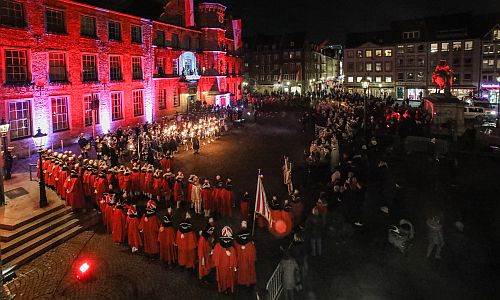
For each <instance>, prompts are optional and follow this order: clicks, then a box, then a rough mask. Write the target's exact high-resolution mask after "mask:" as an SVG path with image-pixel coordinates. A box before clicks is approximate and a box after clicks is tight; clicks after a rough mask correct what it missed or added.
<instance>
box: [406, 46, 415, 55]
mask: <svg viewBox="0 0 500 300" xmlns="http://www.w3.org/2000/svg"><path fill="white" fill-rule="evenodd" d="M406 51H407V52H408V53H413V52H415V45H407V46H406Z"/></svg>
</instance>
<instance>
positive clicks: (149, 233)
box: [139, 215, 160, 254]
mask: <svg viewBox="0 0 500 300" xmlns="http://www.w3.org/2000/svg"><path fill="white" fill-rule="evenodd" d="M146 218H147V221H146ZM139 230H142V233H143V236H144V253H147V254H158V253H159V252H160V247H159V245H158V232H159V231H160V221H159V220H158V217H157V216H156V215H152V216H149V217H146V215H143V216H142V220H141V223H140V224H139Z"/></svg>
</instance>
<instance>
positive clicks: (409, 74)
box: [406, 72, 415, 80]
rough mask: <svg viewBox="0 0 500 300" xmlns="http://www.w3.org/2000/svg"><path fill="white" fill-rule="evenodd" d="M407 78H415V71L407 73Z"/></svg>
mask: <svg viewBox="0 0 500 300" xmlns="http://www.w3.org/2000/svg"><path fill="white" fill-rule="evenodd" d="M406 79H407V80H413V79H415V74H413V72H408V73H406Z"/></svg>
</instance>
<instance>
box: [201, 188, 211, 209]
mask: <svg viewBox="0 0 500 300" xmlns="http://www.w3.org/2000/svg"><path fill="white" fill-rule="evenodd" d="M201 200H202V203H203V208H205V209H206V210H213V209H214V201H213V198H212V189H210V188H204V189H202V190H201Z"/></svg>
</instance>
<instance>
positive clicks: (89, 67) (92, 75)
mask: <svg viewBox="0 0 500 300" xmlns="http://www.w3.org/2000/svg"><path fill="white" fill-rule="evenodd" d="M96 60H97V57H96V56H95V55H92V54H85V55H83V56H82V61H83V72H82V76H83V78H82V80H83V81H84V82H85V81H97V63H96Z"/></svg>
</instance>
